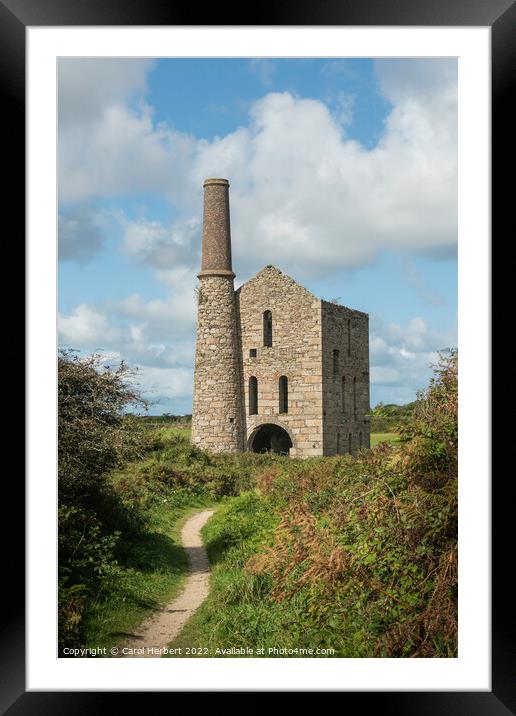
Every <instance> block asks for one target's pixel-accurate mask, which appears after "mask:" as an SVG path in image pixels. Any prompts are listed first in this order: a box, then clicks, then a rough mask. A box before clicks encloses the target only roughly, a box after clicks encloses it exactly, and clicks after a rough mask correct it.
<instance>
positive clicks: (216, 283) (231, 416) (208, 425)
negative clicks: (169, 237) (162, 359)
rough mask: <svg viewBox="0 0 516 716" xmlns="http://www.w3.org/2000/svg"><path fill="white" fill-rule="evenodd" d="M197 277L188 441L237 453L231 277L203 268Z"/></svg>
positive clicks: (237, 372)
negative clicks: (198, 282) (189, 433)
mask: <svg viewBox="0 0 516 716" xmlns="http://www.w3.org/2000/svg"><path fill="white" fill-rule="evenodd" d="M199 280H200V287H199V292H198V309H197V341H196V351H195V370H194V398H193V409H192V442H193V444H194V445H197V446H198V447H200V448H203V449H205V450H211V451H213V452H241V451H242V450H244V449H245V447H244V432H243V426H244V422H243V417H242V390H241V366H240V355H241V353H240V349H239V345H238V330H237V314H236V303H235V291H234V286H233V278H232V274H231V276H225V275H216V274H214V275H209V274H208V272H205V273H204V275H202V276H200V279H199Z"/></svg>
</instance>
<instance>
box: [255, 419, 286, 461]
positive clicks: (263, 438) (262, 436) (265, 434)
mask: <svg viewBox="0 0 516 716" xmlns="http://www.w3.org/2000/svg"><path fill="white" fill-rule="evenodd" d="M248 447H249V450H251V452H273V453H276V454H277V455H288V454H289V450H290V448H291V447H292V440H291V439H290V435H289V434H288V433H287V431H286V430H284V429H283V428H282V427H280V426H279V425H274V423H265V424H264V425H260V427H258V428H256V430H254V431H253V432H252V433H251V436H250V438H249V442H248Z"/></svg>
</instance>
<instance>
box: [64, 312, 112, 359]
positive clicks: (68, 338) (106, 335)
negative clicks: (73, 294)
mask: <svg viewBox="0 0 516 716" xmlns="http://www.w3.org/2000/svg"><path fill="white" fill-rule="evenodd" d="M58 323H59V332H60V335H61V342H62V343H65V344H67V345H69V346H71V347H72V348H81V347H82V346H84V345H88V346H91V347H92V348H94V349H97V348H101V347H104V348H107V347H110V346H112V345H113V344H116V343H117V341H119V340H120V338H121V331H120V329H119V328H118V327H117V326H115V325H113V323H111V322H110V320H109V319H108V318H107V316H106V315H105V314H103V313H102V312H100V311H99V310H98V309H97V308H95V307H93V306H88V305H87V304H84V303H81V304H80V305H79V306H77V307H76V308H74V309H73V311H72V313H71V315H70V316H63V315H61V314H60V315H59V320H58ZM104 344H105V345H104Z"/></svg>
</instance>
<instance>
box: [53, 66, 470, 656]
mask: <svg viewBox="0 0 516 716" xmlns="http://www.w3.org/2000/svg"><path fill="white" fill-rule="evenodd" d="M458 71H459V60H458V58H457V57H410V56H400V57H381V56H378V57H376V56H371V57H351V56H346V55H345V54H343V56H341V57H336V56H334V55H331V56H330V55H329V56H327V57H325V56H318V57H313V56H306V57H280V56H267V57H256V56H251V55H250V56H249V57H200V56H199V57H161V56H156V57H141V56H139V57H115V56H110V57H101V56H97V57H86V56H76V57H73V56H64V57H58V58H57V68H56V72H57V139H56V141H57V192H58V198H57V222H58V226H57V229H58V281H57V297H58V316H57V328H58V346H57V349H58V355H57V432H58V434H57V438H58V445H57V448H58V485H57V506H56V511H57V543H58V575H57V592H58V597H57V600H58V625H57V626H58V629H57V637H56V645H55V649H56V652H57V657H58V659H59V660H63V659H88V660H90V659H97V658H108V659H128V658H129V659H144V658H154V659H156V658H159V659H162V658H165V659H166V658H172V659H178V658H180V659H224V658H231V659H244V660H245V659H250V658H252V659H276V660H279V661H283V660H292V659H326V660H331V659H378V660H382V659H387V660H389V659H397V660H404V659H409V660H410V659H411V660H418V659H424V660H442V659H445V660H451V661H453V660H456V659H457V658H458V656H459V645H458V620H459V618H460V614H459V610H458V570H459V569H460V560H459V559H458V553H459V546H460V541H459V538H458V503H459V501H458V471H459V459H458V454H459V430H458V415H459V409H458V395H459V386H458V383H459V381H458V376H459V360H462V355H461V356H459V350H458V346H459V340H458V336H459V330H460V325H461V323H460V322H461V320H462V318H461V316H460V315H459V313H458V197H459V193H458V186H459V185H458V170H457V167H458V143H459V137H458V97H459V92H458V87H459V84H458V76H459V75H458Z"/></svg>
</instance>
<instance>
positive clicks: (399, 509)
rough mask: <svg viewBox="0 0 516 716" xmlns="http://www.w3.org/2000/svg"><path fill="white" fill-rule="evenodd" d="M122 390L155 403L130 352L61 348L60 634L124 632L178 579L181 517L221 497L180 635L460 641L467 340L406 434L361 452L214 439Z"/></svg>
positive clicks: (403, 651) (354, 645)
mask: <svg viewBox="0 0 516 716" xmlns="http://www.w3.org/2000/svg"><path fill="white" fill-rule="evenodd" d="M129 406H133V407H134V406H136V407H138V406H139V407H144V403H143V401H141V398H140V396H139V395H138V392H137V390H136V389H135V388H134V378H133V375H132V373H131V372H130V371H128V369H127V368H126V366H124V365H123V364H122V365H121V366H119V368H117V369H116V370H108V369H104V368H103V367H102V365H101V363H100V360H99V358H98V357H95V356H93V357H90V358H88V359H78V358H77V357H75V356H74V355H73V354H70V353H63V354H61V356H60V359H59V435H60V443H59V565H60V569H59V607H60V612H59V627H60V629H59V643H60V646H61V648H62V647H64V646H88V645H89V646H102V645H106V646H109V645H110V644H115V643H117V642H118V641H120V640H121V639H122V638H123V637H124V636H125V634H127V633H128V632H131V631H132V630H133V629H134V627H135V626H136V625H137V624H138V623H139V622H140V621H141V620H142V619H143V617H144V616H145V615H146V614H148V613H149V611H150V610H152V609H153V608H156V607H157V606H159V605H160V604H163V603H165V602H166V601H167V600H168V599H170V598H171V597H172V596H174V594H175V593H176V592H177V591H178V590H179V589H180V588H181V585H182V580H183V578H184V575H185V573H186V569H187V564H186V559H185V553H184V551H183V550H182V548H181V547H180V545H179V543H178V534H179V529H180V525H181V524H182V521H183V520H184V519H185V518H186V516H187V515H188V514H190V513H191V512H192V510H195V509H198V508H199V507H201V506H204V505H213V504H218V505H219V507H218V509H217V512H216V514H215V516H214V517H213V518H212V519H211V520H210V521H209V522H208V523H207V525H206V526H205V527H204V530H203V534H204V538H205V542H206V545H207V549H208V554H209V558H210V561H211V563H212V565H213V572H212V578H211V591H210V596H209V597H208V599H207V600H206V601H205V602H204V604H203V605H202V606H201V608H200V609H199V610H198V612H197V613H196V615H195V616H194V617H193V618H192V619H191V620H190V621H189V622H188V624H187V625H186V627H185V629H184V630H183V632H182V633H181V635H180V636H179V637H178V639H177V640H176V641H175V642H174V644H173V646H175V647H177V646H190V647H192V646H193V647H196V646H205V647H209V649H210V650H211V654H210V655H212V656H219V655H220V656H224V655H229V656H235V655H238V653H235V652H234V651H231V652H229V653H228V651H227V650H228V649H233V650H235V649H241V648H243V647H254V648H257V647H265V648H268V647H276V648H278V649H285V650H291V651H290V652H283V653H277V654H275V653H264V654H263V655H264V656H283V655H284V654H285V653H289V654H290V655H292V656H297V655H299V656H307V655H325V656H328V655H329V654H328V652H326V653H325V654H322V653H321V654H307V653H301V652H300V651H299V650H300V649H332V650H334V651H333V652H332V653H331V654H330V655H333V656H353V657H355V656H359V657H360V656H364V657H375V656H382V657H385V656H401V657H405V656H409V657H421V656H422V657H439V656H445V657H449V656H455V655H456V650H457V643H456V642H457V629H456V623H457V621H456V589H457V586H456V571H457V539H456V527H457V525H456V521H457V484H456V478H457V356H456V355H452V356H448V357H446V358H445V357H443V358H442V360H441V361H440V364H439V366H438V367H437V368H436V374H435V378H434V380H433V381H432V382H431V384H430V386H429V387H428V389H427V390H426V391H424V392H423V393H421V394H420V395H419V396H418V400H417V401H416V402H415V403H414V404H413V406H412V407H411V410H410V417H409V418H408V419H407V420H406V422H405V423H404V424H403V425H401V424H400V427H399V433H397V434H394V433H389V434H387V435H383V436H382V437H381V438H379V439H378V443H379V444H378V445H377V447H374V448H373V449H372V450H364V451H362V452H361V453H360V455H359V456H357V457H351V456H338V457H334V458H312V459H309V460H296V459H289V458H286V457H280V456H274V455H258V454H253V453H244V454H241V455H227V454H226V455H211V454H207V453H205V452H202V451H200V450H198V449H197V448H195V447H193V446H192V445H191V444H190V442H189V425H188V416H185V418H186V419H185V420H174V418H173V416H165V418H164V419H163V420H160V421H155V420H152V419H150V418H149V417H146V418H143V419H142V418H138V417H136V416H132V415H128V414H127V408H128V407H129ZM385 407H389V408H390V407H391V406H385ZM217 649H226V652H219V653H217ZM296 649H297V652H296ZM184 655H185V654H183V656H184ZM255 655H256V654H255Z"/></svg>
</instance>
